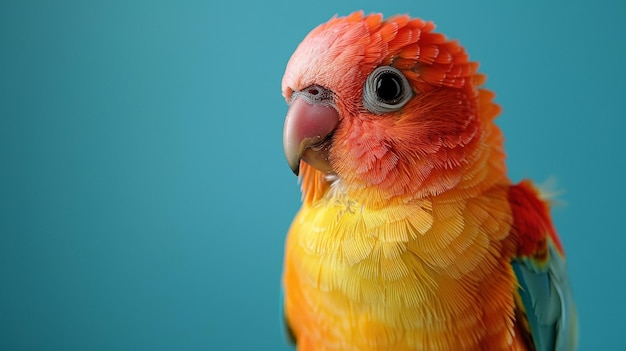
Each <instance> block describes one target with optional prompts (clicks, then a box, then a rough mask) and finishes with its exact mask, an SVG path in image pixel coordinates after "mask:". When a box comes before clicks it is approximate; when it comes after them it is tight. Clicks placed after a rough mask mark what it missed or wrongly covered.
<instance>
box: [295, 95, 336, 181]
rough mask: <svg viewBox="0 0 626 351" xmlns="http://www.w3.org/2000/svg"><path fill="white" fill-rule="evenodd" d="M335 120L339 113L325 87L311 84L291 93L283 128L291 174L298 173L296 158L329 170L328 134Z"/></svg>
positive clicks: (326, 170)
mask: <svg viewBox="0 0 626 351" xmlns="http://www.w3.org/2000/svg"><path fill="white" fill-rule="evenodd" d="M338 122H339V112H337V109H336V107H335V105H334V103H333V97H332V93H331V92H330V91H329V90H328V89H326V88H323V87H320V86H317V85H312V86H310V87H308V88H306V89H303V90H301V91H297V92H294V93H293V96H292V99H291V103H290V104H289V110H288V111H287V118H285V128H284V130H283V147H284V149H285V156H286V157H287V162H288V163H289V167H291V170H292V171H293V173H295V174H296V175H298V174H299V173H300V160H302V161H304V162H306V163H308V164H310V165H311V166H313V167H315V168H317V169H318V170H320V171H323V172H329V171H331V170H332V169H331V166H330V162H329V160H328V156H329V155H328V154H329V150H330V143H331V141H330V137H331V135H332V133H333V131H334V130H335V127H336V126H337V123H338Z"/></svg>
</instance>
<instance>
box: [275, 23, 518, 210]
mask: <svg viewBox="0 0 626 351" xmlns="http://www.w3.org/2000/svg"><path fill="white" fill-rule="evenodd" d="M434 28H435V26H434V24H433V23H431V22H425V21H423V20H421V19H412V18H409V17H408V16H397V17H392V18H388V19H386V20H384V19H383V17H382V15H380V14H373V15H367V16H364V15H363V13H362V12H355V13H352V14H351V15H349V16H347V17H335V18H332V19H331V20H330V21H328V22H327V23H324V24H322V25H320V26H318V27H317V28H315V29H314V30H313V31H311V32H310V33H309V34H308V35H307V36H306V38H305V39H304V40H303V41H302V43H301V44H300V45H299V46H298V48H297V49H296V51H295V52H294V54H293V56H292V57H291V59H290V61H289V63H288V65H287V69H286V72H285V75H284V77H283V82H282V90H283V95H284V96H285V98H286V99H287V101H288V103H292V102H293V101H294V100H296V99H297V98H298V97H299V96H301V92H303V91H306V90H307V89H309V88H310V87H315V88H314V89H317V87H320V88H321V89H324V90H325V91H327V92H328V95H329V96H330V97H329V98H328V100H329V101H326V102H324V103H325V104H326V105H329V106H332V107H333V108H335V109H336V111H337V113H338V121H337V122H336V125H335V122H333V123H330V124H329V126H332V131H331V132H330V133H328V135H326V136H323V135H316V137H317V138H316V139H315V140H316V141H315V142H316V144H314V145H309V144H313V142H312V141H311V142H310V143H309V144H306V143H304V142H300V140H299V139H298V140H297V142H300V144H298V145H299V147H300V150H299V152H300V151H302V150H304V149H306V148H310V149H311V150H313V151H310V150H309V151H302V152H300V153H297V155H298V156H297V157H303V158H304V162H303V163H302V165H301V166H300V168H301V175H302V177H303V191H304V194H305V200H306V199H308V200H314V199H316V198H318V197H319V196H321V195H322V193H323V192H324V191H326V190H327V189H328V188H329V186H330V185H329V184H330V183H331V182H337V183H340V184H341V186H342V187H343V189H345V191H346V192H349V193H361V195H362V196H361V197H362V198H367V199H371V203H372V204H373V205H375V204H376V203H377V202H378V203H383V202H384V201H387V200H389V199H391V198H402V199H403V200H404V201H407V200H410V199H416V198H423V197H429V196H434V195H440V194H444V193H448V194H453V195H452V196H464V195H466V194H472V193H474V192H475V191H480V189H484V188H486V187H487V186H490V185H492V184H494V183H495V182H497V181H499V180H501V179H502V178H503V177H505V173H506V171H505V166H504V153H503V150H502V136H501V133H500V131H499V129H498V128H497V127H496V126H495V124H494V123H493V119H494V118H495V117H496V116H497V114H498V113H499V110H500V109H499V107H498V106H497V105H496V104H494V103H493V102H492V98H493V94H492V93H491V92H489V91H487V90H484V89H481V88H480V85H482V84H483V83H484V82H485V76H483V75H481V74H479V73H477V68H478V64H477V63H475V62H470V61H469V60H468V55H467V53H466V52H465V50H464V49H463V47H462V46H460V45H459V44H458V43H457V42H456V41H451V40H448V39H446V38H445V36H443V35H442V34H439V33H435V32H433V29H434ZM386 66H390V67H392V68H390V69H387V68H385V69H383V72H389V70H392V71H393V72H400V76H403V77H404V78H401V79H400V78H398V79H397V80H395V81H394V80H392V81H390V82H387V83H385V82H382V83H381V82H380V81H373V82H371V84H372V85H371V86H372V88H371V89H369V90H368V89H367V88H366V86H367V84H368V81H372V80H373V79H374V80H375V79H376V78H373V77H372V76H373V75H375V74H377V73H376V72H377V69H378V68H379V67H386ZM381 74H382V73H381ZM394 74H396V73H394ZM379 75H380V74H379ZM403 82H407V83H408V85H407V89H406V90H408V91H403V92H402V93H403V94H405V95H406V99H404V100H405V101H403V102H402V105H400V104H398V105H394V104H395V103H396V102H395V100H394V101H392V102H391V103H387V104H386V105H385V106H386V107H385V106H383V107H381V108H379V107H377V106H373V107H372V106H371V105H372V104H373V105H376V104H379V100H380V99H376V98H372V97H371V96H367V95H368V94H369V95H372V94H378V93H379V90H377V89H380V87H381V86H382V85H385V84H387V85H391V86H392V87H393V88H394V89H395V88H398V87H400V88H401V85H402V83H403ZM398 84H399V85H398ZM309 91H311V89H309ZM313 91H314V93H315V94H317V93H318V91H317V90H313ZM392 95H393V92H392ZM400 98H401V99H402V97H400ZM315 99H316V98H311V97H310V96H309V97H308V98H307V101H308V103H310V104H315V103H316V101H313V100H315ZM392 100H393V99H392ZM372 101H373V102H372ZM301 105H302V106H306V105H305V104H301ZM383 105H384V104H383ZM289 118H292V117H290V116H289V115H288V120H289ZM294 120H295V118H294ZM290 123H292V124H293V123H296V122H290ZM287 126H288V123H286V128H287ZM289 128H292V127H291V125H289ZM327 129H330V127H329V128H327ZM287 132H288V131H286V134H285V135H286V137H287V135H288V133H287ZM324 133H326V132H324ZM324 137H325V139H324V140H323V142H319V140H320V139H322V138H324ZM307 140H308V139H307ZM297 142H296V143H292V144H294V145H295V144H297ZM305 144H306V145H305ZM285 145H286V146H285V147H286V149H287V148H288V147H292V146H288V145H287V143H286V144H285ZM289 145H291V144H289ZM320 150H321V151H320ZM286 152H287V150H286ZM307 152H309V153H308V154H307ZM315 152H318V153H321V152H323V157H322V158H320V157H317V158H315V157H312V156H309V157H308V159H310V160H313V159H316V160H318V161H315V162H317V163H315V162H310V163H311V164H310V165H309V164H307V163H306V161H307V155H311V154H313V153H315ZM295 154H296V153H293V155H295ZM293 157H296V156H293ZM299 160H300V159H299V158H297V159H296V162H299ZM319 160H322V161H319ZM319 162H322V163H325V164H326V166H325V167H318V166H317V165H318V164H319ZM296 170H297V169H296Z"/></svg>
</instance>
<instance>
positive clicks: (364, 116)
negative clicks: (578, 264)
mask: <svg viewBox="0 0 626 351" xmlns="http://www.w3.org/2000/svg"><path fill="white" fill-rule="evenodd" d="M433 30H434V25H433V24H432V23H431V22H426V21H423V20H421V19H415V18H410V17H408V16H396V17H391V18H388V19H383V17H382V15H379V14H373V15H368V16H365V15H363V13H362V12H355V13H353V14H350V15H349V16H346V17H334V18H332V19H331V20H330V21H328V22H327V23H324V24H322V25H320V26H318V27H317V28H315V29H314V30H313V31H311V33H309V34H308V35H307V36H306V38H305V39H304V40H303V42H302V43H301V44H300V45H299V46H298V48H297V49H296V51H295V52H294V54H293V55H292V57H291V59H290V61H289V63H288V65H287V69H286V71H285V75H284V77H283V82H282V87H283V95H284V96H285V99H286V100H287V102H288V104H290V109H289V112H288V114H287V118H286V121H285V131H284V146H285V154H286V156H287V159H288V161H289V164H290V167H291V168H292V170H293V171H294V172H295V173H296V174H298V175H299V177H300V181H301V183H302V193H303V196H302V198H303V204H302V208H301V209H300V211H299V212H298V214H297V215H296V217H295V219H294V221H293V224H292V226H291V228H290V230H289V234H288V237H287V242H286V250H285V262H284V274H283V287H284V294H285V295H284V310H285V317H286V322H287V324H288V327H289V330H290V333H291V335H292V336H293V339H294V340H295V342H296V343H297V348H298V350H300V351H306V350H316V351H322V350H344V351H347V350H355V351H356V350H395V351H401V350H572V349H575V347H576V316H575V311H574V304H573V299H572V295H571V291H570V287H569V283H568V280H567V273H566V268H565V261H564V253H563V248H562V245H561V242H560V241H559V238H558V236H557V234H556V231H555V229H554V227H553V225H552V222H551V220H550V216H549V208H548V204H547V202H546V201H545V200H544V199H542V198H541V196H540V194H539V193H538V192H537V190H536V189H535V188H534V187H533V185H532V183H530V182H529V181H524V182H522V183H520V184H517V185H514V184H512V183H511V181H510V180H509V179H508V177H507V175H506V166H505V163H504V158H505V155H504V149H503V136H502V133H501V131H500V129H499V128H498V127H497V126H496V125H495V124H494V123H493V121H494V119H495V117H496V116H497V115H498V114H499V112H500V108H499V107H498V106H497V105H496V104H495V103H494V102H493V98H494V94H493V93H492V92H490V91H488V90H485V89H484V88H482V87H481V85H482V84H484V82H485V76H484V75H482V74H480V73H478V72H477V69H478V64H476V63H474V62H471V61H469V57H468V55H467V53H466V52H465V50H464V49H463V47H462V46H460V45H459V44H458V43H457V42H456V41H450V40H448V39H447V38H446V37H445V36H443V35H442V34H439V33H435V32H433Z"/></svg>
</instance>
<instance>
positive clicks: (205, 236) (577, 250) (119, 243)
mask: <svg viewBox="0 0 626 351" xmlns="http://www.w3.org/2000/svg"><path fill="white" fill-rule="evenodd" d="M384 3H385V2H384V1H380V0H378V1H361V2H359V4H358V5H356V4H354V3H350V2H344V3H339V2H337V1H332V2H327V1H318V2H293V1H264V2H251V1H250V2H244V1H235V0H229V1H224V2H219V3H218V2H217V1H188V2H175V1H171V2H167V1H146V2H128V1H106V2H99V3H94V4H87V3H86V2H83V1H65V2H43V1H41V2H39V3H37V2H35V1H6V0H5V1H2V2H1V3H0V50H1V51H0V164H1V166H0V350H200V349H210V350H249V349H255V350H281V349H286V346H285V343H284V338H283V335H282V330H281V327H280V323H279V320H280V315H279V292H280V274H281V261H282V253H283V242H284V237H285V232H286V230H287V228H288V226H289V224H290V221H291V218H292V217H293V215H294V214H295V212H296V210H297V208H298V206H299V200H300V194H299V187H298V185H297V182H296V177H294V176H293V174H291V171H290V170H289V168H288V167H287V164H286V162H285V160H284V156H283V151H282V140H281V138H282V126H283V118H284V115H285V112H286V104H285V102H284V101H283V99H282V97H281V94H280V81H281V77H282V73H283V70H284V67H285V64H286V62H287V60H288V59H289V56H290V55H291V53H292V52H293V50H294V49H295V47H296V45H297V44H298V43H299V42H300V40H301V39H302V38H303V37H304V36H305V35H306V33H308V31H309V30H311V29H312V28H313V27H314V26H316V25H317V24H319V23H321V22H324V21H326V20H327V19H328V18H330V17H331V16H332V15H333V14H335V13H338V14H341V15H346V14H348V13H350V12H352V11H353V10H356V9H359V8H362V9H364V10H365V11H366V12H372V11H376V12H379V11H380V12H383V13H384V14H385V15H392V14H395V13H410V14H411V15H413V16H418V17H422V18H425V19H429V20H434V21H435V22H436V23H437V25H438V30H439V31H441V32H443V33H445V34H446V35H447V36H449V37H451V38H458V39H460V40H461V43H462V44H464V45H465V46H466V47H467V48H468V51H469V53H470V55H471V57H472V59H474V60H477V61H480V62H481V71H483V72H485V73H487V74H488V76H489V81H488V83H487V86H488V87H489V88H490V89H493V90H494V91H496V92H497V102H498V103H500V104H501V105H502V106H503V108H504V112H503V114H502V115H501V117H500V119H499V120H498V121H499V122H498V123H499V124H500V126H501V127H502V128H503V129H504V132H505V135H506V137H507V142H506V147H507V150H508V154H509V158H508V166H509V170H510V175H511V177H512V178H513V179H514V180H519V179H522V178H525V177H530V178H533V179H535V180H537V181H538V182H540V183H541V182H543V181H544V180H546V179H549V178H551V177H554V178H555V179H556V180H557V183H556V184H557V185H556V187H557V188H558V189H562V190H564V192H563V193H562V194H561V195H560V199H561V200H562V204H561V205H559V206H558V207H556V208H555V209H554V211H553V212H554V220H555V222H556V225H557V227H558V229H559V231H560V233H561V236H562V239H563V242H564V243H565V245H566V248H567V252H568V257H569V269H570V274H571V279H572V283H573V287H574V289H575V296H576V299H577V303H578V307H579V315H580V325H581V327H580V328H581V337H580V344H581V349H583V350H584V349H588V350H589V349H595V350H609V349H617V348H618V346H617V345H620V346H621V347H623V345H624V343H625V342H626V332H625V331H626V323H625V320H626V319H625V318H624V316H625V315H626V303H625V297H626V281H625V279H626V263H624V255H625V254H624V251H625V249H626V235H625V234H624V229H623V228H624V224H623V220H624V217H625V216H624V210H625V206H624V197H625V196H626V191H625V190H626V189H625V185H624V171H625V168H624V162H625V156H626V155H625V154H626V143H625V141H624V140H625V134H626V128H625V123H624V119H625V118H626V114H625V112H626V98H624V96H623V95H624V91H625V89H624V84H625V82H626V68H625V67H624V55H625V54H626V41H625V40H624V34H626V10H625V7H626V3H625V2H623V1H620V2H618V1H616V2H615V3H613V4H611V3H610V2H602V1H598V2H594V3H593V4H591V3H590V2H588V1H584V2H583V1H551V2H549V4H548V2H540V1H530V2H521V1H519V2H515V3H513V2H509V3H506V4H505V3H504V2H502V3H500V2H495V1H494V2H489V1H482V2H480V3H479V4H472V5H470V4H466V3H465V2H459V3H452V2H448V1H422V2H419V1H412V2H397V3H393V4H384Z"/></svg>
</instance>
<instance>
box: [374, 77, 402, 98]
mask: <svg viewBox="0 0 626 351" xmlns="http://www.w3.org/2000/svg"><path fill="white" fill-rule="evenodd" d="M376 94H378V97H379V98H380V99H381V100H383V101H387V102H393V101H394V100H396V99H398V98H399V97H400V95H402V83H401V82H400V79H399V78H398V77H397V76H396V75H395V74H393V73H388V72H386V73H383V74H381V75H380V76H379V77H378V81H377V82H376Z"/></svg>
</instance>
